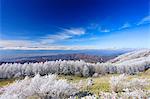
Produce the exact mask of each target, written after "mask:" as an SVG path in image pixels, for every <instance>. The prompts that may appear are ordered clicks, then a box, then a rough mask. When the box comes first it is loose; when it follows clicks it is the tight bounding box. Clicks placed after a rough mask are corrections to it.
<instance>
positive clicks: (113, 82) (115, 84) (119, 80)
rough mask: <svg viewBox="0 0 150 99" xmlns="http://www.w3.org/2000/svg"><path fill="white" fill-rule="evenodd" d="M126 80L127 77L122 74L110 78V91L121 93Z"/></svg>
mask: <svg viewBox="0 0 150 99" xmlns="http://www.w3.org/2000/svg"><path fill="white" fill-rule="evenodd" d="M126 78H127V77H126V75H124V74H122V75H119V76H112V77H111V78H110V81H109V83H110V87H111V90H112V91H114V92H119V91H122V90H123V88H124V82H125V80H126Z"/></svg>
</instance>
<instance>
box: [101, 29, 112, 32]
mask: <svg viewBox="0 0 150 99" xmlns="http://www.w3.org/2000/svg"><path fill="white" fill-rule="evenodd" d="M100 32H106V33H107V32H110V30H109V29H101V30H100Z"/></svg>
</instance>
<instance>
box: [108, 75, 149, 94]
mask: <svg viewBox="0 0 150 99" xmlns="http://www.w3.org/2000/svg"><path fill="white" fill-rule="evenodd" d="M109 83H110V87H111V90H112V91H114V92H122V91H124V90H125V89H129V90H130V91H133V90H144V89H145V88H146V87H147V86H148V85H150V82H149V81H148V80H147V79H139V78H133V79H131V80H128V78H127V75H125V74H122V75H119V76H112V77H111V78H110V81H109Z"/></svg>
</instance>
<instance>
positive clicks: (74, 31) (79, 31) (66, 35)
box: [41, 28, 85, 43]
mask: <svg viewBox="0 0 150 99" xmlns="http://www.w3.org/2000/svg"><path fill="white" fill-rule="evenodd" d="M61 30H62V31H61V32H59V33H57V34H50V35H47V36H45V37H42V38H41V39H42V42H47V41H49V40H50V41H51V42H53V43H54V42H56V41H61V40H66V39H70V38H72V37H74V36H80V35H84V34H85V30H84V29H83V28H71V29H64V28H61Z"/></svg>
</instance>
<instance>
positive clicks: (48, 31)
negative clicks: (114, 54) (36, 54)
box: [0, 0, 150, 50]
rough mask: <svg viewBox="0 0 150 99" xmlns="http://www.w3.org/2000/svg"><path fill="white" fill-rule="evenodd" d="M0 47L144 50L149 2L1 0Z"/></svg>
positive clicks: (149, 31) (149, 43)
mask: <svg viewBox="0 0 150 99" xmlns="http://www.w3.org/2000/svg"><path fill="white" fill-rule="evenodd" d="M0 9H1V10H0V11H1V12H0V13H1V16H0V23H1V24H0V30H1V31H0V49H33V50H36V49H48V50H50V49H107V48H150V8H149V0H1V8H0Z"/></svg>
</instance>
